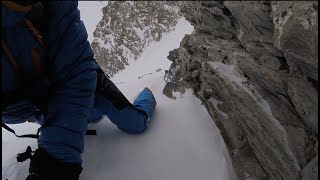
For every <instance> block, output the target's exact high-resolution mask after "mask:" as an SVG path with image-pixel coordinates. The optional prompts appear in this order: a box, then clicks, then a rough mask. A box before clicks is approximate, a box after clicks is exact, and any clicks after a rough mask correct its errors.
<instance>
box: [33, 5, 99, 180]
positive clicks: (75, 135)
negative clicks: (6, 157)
mask: <svg viewBox="0 0 320 180" xmlns="http://www.w3.org/2000/svg"><path fill="white" fill-rule="evenodd" d="M77 5H78V2H77V1H46V4H44V6H45V14H46V18H47V23H48V24H47V28H48V31H47V35H46V46H47V47H46V48H47V50H46V51H47V54H48V59H47V60H48V61H49V73H48V74H49V79H50V82H51V83H52V86H53V93H52V95H51V96H50V100H49V102H48V116H47V119H46V122H45V123H46V124H45V126H44V128H43V129H42V130H41V134H40V137H39V139H38V145H39V149H41V151H38V154H37V156H39V154H46V153H47V154H46V155H48V157H50V158H49V159H54V160H58V161H60V162H62V163H72V164H75V165H77V167H78V168H79V166H80V167H81V163H82V160H81V153H82V152H83V148H84V141H83V136H84V134H85V132H86V130H87V124H88V122H87V118H88V116H89V110H90V108H93V104H94V102H93V101H94V91H95V88H96V64H95V62H94V60H93V52H92V49H91V47H90V44H89V42H88V41H87V36H88V35H87V32H86V30H85V27H84V24H83V22H82V21H81V20H80V12H79V10H78V9H77ZM43 150H44V151H43ZM39 152H42V153H39ZM37 156H35V158H33V159H31V164H30V174H31V171H32V168H33V169H37V168H38V169H37V170H36V171H40V172H36V173H44V172H50V173H51V174H50V175H56V174H57V173H61V172H54V171H46V169H48V168H51V167H50V166H51V165H52V164H51V165H50V164H48V163H49V162H42V160H41V159H42V158H41V157H40V158H36V157H37ZM43 156H45V155H43ZM39 159H40V162H36V161H37V160H38V161H39ZM44 159H45V158H44ZM32 161H33V162H32ZM32 164H33V165H35V164H36V165H39V167H31V166H32ZM39 168H40V170H39ZM61 168H62V167H61ZM41 169H42V170H41ZM76 169H77V168H76ZM80 172H81V171H80ZM79 174H80V173H79ZM79 174H78V175H79ZM50 175H47V176H48V177H49V176H50ZM61 177H63V175H62V176H61ZM76 179H77V178H76Z"/></svg>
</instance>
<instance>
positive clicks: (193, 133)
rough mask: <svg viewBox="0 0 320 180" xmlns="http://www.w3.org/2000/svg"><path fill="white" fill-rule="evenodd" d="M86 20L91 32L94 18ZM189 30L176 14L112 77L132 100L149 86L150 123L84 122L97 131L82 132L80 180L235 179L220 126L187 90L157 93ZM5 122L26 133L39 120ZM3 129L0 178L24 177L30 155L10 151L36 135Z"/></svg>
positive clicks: (30, 142)
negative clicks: (140, 129) (123, 126)
mask: <svg viewBox="0 0 320 180" xmlns="http://www.w3.org/2000/svg"><path fill="white" fill-rule="evenodd" d="M80 3H83V2H80ZM90 7H91V6H90ZM94 7H97V6H94ZM90 12H91V11H90ZM82 15H83V13H82ZM88 16H89V15H88ZM83 18H84V19H88V18H86V17H83ZM85 22H86V21H85ZM86 25H87V27H89V26H90V28H89V30H88V32H90V31H91V32H92V28H91V26H95V24H93V23H90V25H88V24H86ZM90 29H91V30H90ZM192 31H193V27H192V26H191V25H190V24H189V23H188V22H187V21H186V20H185V19H184V18H181V19H180V20H179V22H178V24H177V26H176V28H175V31H173V32H171V33H169V34H167V35H165V36H164V37H163V38H162V39H161V40H160V41H159V42H154V43H151V44H150V46H148V47H147V48H145V49H144V52H143V54H142V55H141V57H140V58H139V59H138V60H137V61H131V62H130V66H127V67H126V69H125V70H124V71H122V72H120V73H118V74H116V75H115V76H114V77H113V78H112V81H113V82H114V83H115V84H117V86H118V87H119V89H120V90H121V91H122V92H123V94H124V95H125V96H126V97H127V98H128V99H129V101H131V102H133V100H134V99H135V98H136V97H137V95H138V94H139V92H140V91H141V90H142V89H143V88H144V87H149V88H150V89H151V90H152V91H153V93H154V95H155V98H156V100H157V107H156V110H155V113H154V116H153V118H152V121H151V125H150V127H149V128H148V129H147V130H146V131H145V132H144V133H142V134H139V135H130V134H126V133H124V132H122V131H120V130H119V129H117V127H116V126H115V125H113V124H112V123H111V122H110V120H109V119H108V118H107V117H104V118H103V120H102V121H100V122H99V123H97V124H90V125H89V128H90V129H96V130H97V134H98V135H97V136H86V137H85V149H84V153H83V154H82V158H83V161H84V162H83V164H82V166H83V171H82V173H81V176H80V180H101V179H112V180H116V179H121V180H129V179H130V180H195V179H196V180H209V179H214V180H233V179H236V177H235V173H234V170H233V168H232V164H231V160H230V157H229V155H228V152H227V149H226V146H225V143H224V141H223V139H222V136H221V134H220V132H219V129H218V128H217V127H216V125H215V123H214V121H213V120H212V119H211V117H210V115H209V113H208V112H207V110H206V108H205V107H204V106H203V105H202V104H201V102H200V100H199V99H197V98H196V97H195V95H194V94H193V92H192V90H191V89H187V90H186V93H184V94H179V93H175V94H174V95H175V96H176V97H177V98H176V100H173V99H169V98H167V97H166V96H164V95H163V94H162V90H163V88H164V86H165V81H164V80H163V77H164V70H165V69H169V67H170V63H171V62H170V61H169V60H167V58H166V57H167V56H168V53H169V51H170V50H172V49H174V48H177V47H179V44H180V41H181V39H182V37H183V36H184V34H190V33H191V32H192ZM158 69H161V71H159V70H158ZM142 75H144V76H142ZM141 76H142V77H141ZM138 77H141V78H138ZM10 127H12V128H14V129H15V130H16V132H17V133H18V134H25V133H34V132H36V129H37V128H38V127H39V126H38V125H35V124H30V123H24V124H19V125H10ZM2 135H3V136H2V155H3V156H2V157H3V158H2V179H9V180H21V179H25V177H26V176H27V174H28V167H29V163H30V161H29V160H27V161H26V162H24V163H17V162H16V159H15V157H16V155H17V153H21V152H24V151H25V149H26V147H27V146H28V145H30V146H31V147H32V149H33V150H34V149H36V147H37V144H36V140H34V139H23V138H16V137H15V136H14V135H13V134H11V133H9V132H7V131H6V130H4V129H3V130H2Z"/></svg>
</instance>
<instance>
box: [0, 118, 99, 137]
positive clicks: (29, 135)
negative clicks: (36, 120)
mask: <svg viewBox="0 0 320 180" xmlns="http://www.w3.org/2000/svg"><path fill="white" fill-rule="evenodd" d="M2 127H3V128H5V129H6V130H7V131H9V132H11V133H13V134H14V135H16V136H17V137H19V138H35V139H38V138H39V133H40V130H41V127H42V126H41V127H40V128H39V129H38V132H37V134H24V135H17V134H16V132H15V131H14V130H13V129H11V128H10V127H9V126H7V125H6V124H5V123H3V122H2ZM86 135H89V136H91V135H92V136H96V135H97V131H96V130H92V129H88V130H87V132H86Z"/></svg>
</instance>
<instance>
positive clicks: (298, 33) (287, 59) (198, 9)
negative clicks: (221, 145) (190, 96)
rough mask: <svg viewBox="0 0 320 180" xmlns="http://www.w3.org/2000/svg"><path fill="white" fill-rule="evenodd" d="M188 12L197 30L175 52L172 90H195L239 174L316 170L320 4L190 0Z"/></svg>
mask: <svg viewBox="0 0 320 180" xmlns="http://www.w3.org/2000/svg"><path fill="white" fill-rule="evenodd" d="M181 11H182V12H183V13H184V16H185V18H186V19H187V20H188V21H189V22H190V23H191V24H192V25H193V26H194V28H195V31H194V32H193V33H192V34H191V35H186V36H185V37H184V39H183V40H182V41H181V45H180V48H179V49H175V50H174V51H172V52H171V53H169V58H170V59H171V60H172V61H173V63H172V65H171V68H170V69H169V70H167V71H166V72H167V73H166V76H165V79H166V80H168V81H169V82H168V83H167V85H166V87H165V88H164V90H163V91H164V93H165V94H166V95H167V96H168V97H171V98H172V94H173V93H172V91H180V92H183V91H184V88H183V87H187V88H192V89H193V90H194V91H195V93H196V94H197V96H198V98H199V99H200V100H202V102H203V103H204V104H205V105H206V107H207V109H208V111H209V112H210V114H211V116H212V118H213V120H214V121H215V123H216V124H217V126H218V127H219V129H220V131H221V133H222V136H223V137H224V140H225V142H226V144H227V147H228V150H229V153H230V155H231V159H232V162H233V167H234V169H235V172H236V174H237V176H238V178H239V179H250V178H251V179H268V178H269V179H301V177H302V171H305V172H310V171H312V172H314V171H315V170H314V164H317V160H313V161H312V162H310V161H311V159H313V158H314V157H315V156H316V154H317V152H318V150H315V148H314V147H315V143H316V142H317V139H318V23H317V20H318V19H317V18H318V16H317V15H318V3H317V2H316V1H309V2H295V1H292V2H291V1H290V2H287V1H286V2H264V1H261V2H260V1H250V2H249V1H239V2H233V1H232V2H231V1H223V2H218V1H202V2H183V3H181ZM314 161H316V162H314ZM308 163H309V164H310V163H312V164H311V165H308V166H307V168H306V169H305V167H306V165H307V164H308ZM304 174H306V173H304ZM304 176H305V177H307V176H306V175H304Z"/></svg>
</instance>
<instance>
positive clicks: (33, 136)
mask: <svg viewBox="0 0 320 180" xmlns="http://www.w3.org/2000/svg"><path fill="white" fill-rule="evenodd" d="M2 127H3V128H5V129H6V130H7V131H10V132H12V133H13V134H14V135H16V136H17V137H19V138H35V139H38V138H39V130H38V132H37V134H25V135H17V134H16V132H15V131H14V130H13V129H11V128H9V127H8V126H7V125H6V124H5V123H3V122H2Z"/></svg>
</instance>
